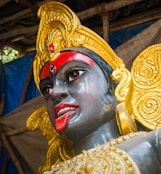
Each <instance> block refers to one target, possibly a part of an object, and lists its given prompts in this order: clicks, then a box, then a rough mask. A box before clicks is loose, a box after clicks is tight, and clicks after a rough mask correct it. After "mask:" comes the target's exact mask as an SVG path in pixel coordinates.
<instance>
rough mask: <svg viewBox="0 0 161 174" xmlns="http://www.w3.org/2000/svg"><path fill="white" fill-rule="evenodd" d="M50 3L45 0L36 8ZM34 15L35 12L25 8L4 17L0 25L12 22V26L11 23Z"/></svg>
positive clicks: (49, 0)
mask: <svg viewBox="0 0 161 174" xmlns="http://www.w3.org/2000/svg"><path fill="white" fill-rule="evenodd" d="M51 1H52V0H45V1H43V2H41V3H38V4H37V5H36V6H38V7H39V6H41V5H42V4H44V3H46V2H51ZM59 2H65V0H59ZM36 13H37V10H35V11H32V10H31V9H30V8H27V9H25V10H22V11H20V12H18V13H15V14H14V15H11V16H9V17H5V18H4V19H1V20H0V25H2V24H5V23H9V22H12V24H13V21H14V22H16V21H17V20H18V19H23V18H26V17H27V16H28V15H30V16H34V15H36Z"/></svg>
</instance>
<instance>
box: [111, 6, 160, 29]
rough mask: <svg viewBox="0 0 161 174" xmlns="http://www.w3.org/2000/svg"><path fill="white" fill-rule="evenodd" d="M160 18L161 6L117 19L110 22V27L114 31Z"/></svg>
mask: <svg viewBox="0 0 161 174" xmlns="http://www.w3.org/2000/svg"><path fill="white" fill-rule="evenodd" d="M159 18H161V8H158V9H154V10H150V11H148V12H143V13H140V14H137V15H134V16H131V17H128V18H125V19H122V20H118V21H115V22H113V23H111V24H110V29H111V30H112V31H117V30H120V29H123V28H127V27H131V26H134V25H138V24H141V23H144V22H148V21H151V20H154V19H159Z"/></svg>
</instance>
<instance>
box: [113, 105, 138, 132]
mask: <svg viewBox="0 0 161 174" xmlns="http://www.w3.org/2000/svg"><path fill="white" fill-rule="evenodd" d="M116 120H117V125H118V127H119V131H120V133H121V135H125V134H128V133H130V132H136V131H137V127H136V123H135V120H134V118H133V117H132V116H131V115H130V114H129V112H128V110H127V109H126V107H125V103H120V104H118V105H117V107H116Z"/></svg>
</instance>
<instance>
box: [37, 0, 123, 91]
mask: <svg viewBox="0 0 161 174" xmlns="http://www.w3.org/2000/svg"><path fill="white" fill-rule="evenodd" d="M38 16H39V17H40V18H41V20H40V25H39V31H38V36H37V45H36V50H37V54H36V57H35V60H34V78H35V82H36V85H37V87H38V89H39V82H40V79H39V74H40V71H41V69H42V67H43V65H44V64H45V63H46V62H47V61H49V60H50V59H51V58H53V57H54V55H55V54H56V53H57V52H58V51H60V50H61V49H63V48H68V47H79V46H80V47H86V48H88V49H90V50H93V51H94V52H95V53H97V54H98V55H99V56H100V57H101V58H102V59H103V60H104V61H105V62H107V63H108V64H109V65H110V66H111V67H112V68H113V69H120V68H121V67H124V63H123V61H122V60H121V59H120V58H119V57H117V55H116V54H115V53H114V52H113V50H112V49H111V48H110V47H109V45H108V44H107V43H106V42H105V41H104V40H103V39H102V38H101V37H100V36H99V35H97V34H96V33H95V32H93V31H92V30H90V29H88V28H87V27H85V26H83V25H81V23H80V21H79V19H78V17H77V16H76V15H75V13H74V12H72V11H71V10H70V9H69V8H68V7H67V6H66V5H64V4H62V3H58V2H49V3H46V4H44V5H42V6H41V7H40V9H39V11H38Z"/></svg>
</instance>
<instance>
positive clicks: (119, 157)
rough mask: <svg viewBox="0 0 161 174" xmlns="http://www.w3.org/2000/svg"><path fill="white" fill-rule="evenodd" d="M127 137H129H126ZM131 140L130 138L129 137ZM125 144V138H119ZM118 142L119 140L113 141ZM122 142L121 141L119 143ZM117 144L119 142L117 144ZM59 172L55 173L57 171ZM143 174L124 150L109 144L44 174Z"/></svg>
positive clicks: (85, 152)
mask: <svg viewBox="0 0 161 174" xmlns="http://www.w3.org/2000/svg"><path fill="white" fill-rule="evenodd" d="M139 134H140V135H144V132H140V133H132V134H131V137H134V136H137V135H139ZM126 137H127V136H126ZM128 138H130V136H128ZM119 139H121V140H122V141H121V142H123V141H124V138H123V137H122V138H119ZM112 141H115V142H116V141H117V140H112ZM119 142H120V141H119ZM116 143H117V142H116ZM56 170H57V172H54V171H56ZM54 173H57V174H68V173H70V174H75V173H82V174H92V173H95V174H100V173H108V174H114V173H118V174H125V173H128V174H130V173H131V174H141V173H140V170H139V168H138V167H137V165H136V164H135V162H134V161H133V159H132V158H131V157H130V156H129V155H128V154H127V153H126V152H125V151H123V150H122V149H118V148H115V147H114V146H112V143H111V142H109V143H107V144H105V145H102V146H99V147H96V148H93V149H90V150H87V151H85V150H84V151H83V152H82V153H81V154H80V155H77V156H75V157H73V158H72V159H71V160H68V161H64V162H62V163H60V164H58V165H53V166H52V169H51V170H50V171H46V172H45V173H44V174H54Z"/></svg>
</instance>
